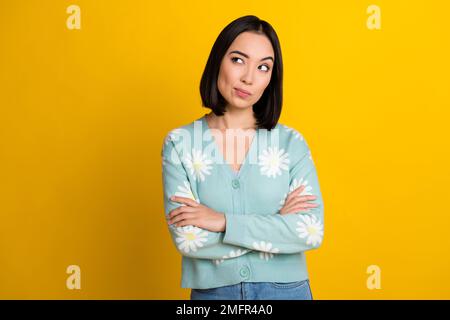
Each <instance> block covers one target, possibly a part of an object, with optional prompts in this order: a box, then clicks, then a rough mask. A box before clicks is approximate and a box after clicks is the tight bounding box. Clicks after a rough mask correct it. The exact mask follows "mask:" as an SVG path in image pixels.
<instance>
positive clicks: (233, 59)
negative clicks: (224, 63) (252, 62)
mask: <svg viewBox="0 0 450 320" xmlns="http://www.w3.org/2000/svg"><path fill="white" fill-rule="evenodd" d="M235 59H239V60H242V59H241V58H239V57H233V58H231V61H233V62H236V60H235Z"/></svg>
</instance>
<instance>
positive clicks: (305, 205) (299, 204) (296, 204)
mask: <svg viewBox="0 0 450 320" xmlns="http://www.w3.org/2000/svg"><path fill="white" fill-rule="evenodd" d="M318 206H319V204H317V203H309V202H297V201H296V202H293V203H292V204H290V205H288V206H284V207H283V208H282V209H281V211H280V212H282V213H286V212H290V211H292V209H293V208H302V209H308V208H315V207H318Z"/></svg>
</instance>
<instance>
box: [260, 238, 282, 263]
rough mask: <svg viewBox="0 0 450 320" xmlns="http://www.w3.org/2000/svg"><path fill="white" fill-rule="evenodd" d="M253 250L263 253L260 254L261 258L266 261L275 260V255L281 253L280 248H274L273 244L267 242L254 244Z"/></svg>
mask: <svg viewBox="0 0 450 320" xmlns="http://www.w3.org/2000/svg"><path fill="white" fill-rule="evenodd" d="M253 248H255V250H257V251H261V252H260V253H259V258H260V259H263V260H264V259H266V261H267V260H269V259H271V258H273V254H274V253H278V252H279V251H280V250H279V249H278V248H272V243H270V242H265V241H260V242H256V241H255V242H253Z"/></svg>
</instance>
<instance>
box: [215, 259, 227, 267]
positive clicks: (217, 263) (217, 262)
mask: <svg viewBox="0 0 450 320" xmlns="http://www.w3.org/2000/svg"><path fill="white" fill-rule="evenodd" d="M224 260H225V259H214V260H213V261H212V262H213V263H214V264H215V265H216V266H218V265H219V264H221V263H222V262H223V261H224Z"/></svg>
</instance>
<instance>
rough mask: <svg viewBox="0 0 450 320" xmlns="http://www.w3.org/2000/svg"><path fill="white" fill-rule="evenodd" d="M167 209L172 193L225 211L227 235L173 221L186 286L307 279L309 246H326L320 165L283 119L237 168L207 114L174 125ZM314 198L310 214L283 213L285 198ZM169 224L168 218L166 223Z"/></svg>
mask: <svg viewBox="0 0 450 320" xmlns="http://www.w3.org/2000/svg"><path fill="white" fill-rule="evenodd" d="M161 156H162V180H163V189H164V190H163V194H164V195H163V198H164V211H165V216H166V221H167V216H168V214H169V213H170V211H171V210H173V209H175V208H177V207H179V206H180V205H184V204H181V203H179V202H174V201H172V200H170V197H171V196H173V195H177V196H181V197H187V198H191V199H193V200H195V201H197V202H198V203H202V204H203V205H205V206H207V207H209V208H212V209H214V210H216V211H218V212H221V213H224V214H225V219H226V230H225V232H212V231H209V230H205V229H201V228H199V227H197V226H192V225H188V226H181V227H176V226H175V225H173V224H172V225H168V230H169V232H170V236H171V238H172V240H173V244H174V245H175V247H176V248H177V250H178V252H179V253H180V254H181V255H182V278H181V287H182V288H197V289H206V288H214V287H221V286H226V285H232V284H237V283H240V282H243V281H244V282H291V281H301V280H305V279H308V271H307V267H306V260H305V251H308V250H311V249H317V248H318V247H319V246H320V245H321V244H322V239H323V226H324V219H323V218H324V216H323V212H324V207H323V201H322V194H321V191H320V188H319V181H318V176H317V172H316V168H315V165H314V162H313V159H312V156H311V152H310V150H309V148H308V145H307V143H306V140H305V139H304V137H303V135H302V134H301V133H300V132H298V131H296V130H295V129H293V128H291V127H288V126H286V125H283V124H280V123H278V124H277V125H276V127H275V128H274V129H272V130H267V129H257V130H256V133H255V136H254V138H253V140H252V141H251V145H250V147H249V150H248V153H247V155H246V157H245V160H244V161H243V163H242V165H241V167H240V169H239V171H238V172H237V173H236V172H235V171H234V170H232V168H231V166H230V164H229V163H226V162H225V160H224V157H223V155H222V153H221V152H220V151H219V148H218V146H217V144H216V142H215V140H214V138H213V135H212V134H211V132H210V128H209V126H208V123H207V122H206V118H205V116H202V117H201V118H199V119H197V120H195V121H193V122H191V123H189V124H187V125H184V126H181V127H179V128H176V129H174V130H171V131H170V132H169V133H168V134H167V135H166V137H165V139H164V142H163V145H162V150H161ZM301 185H304V186H305V189H304V190H303V191H302V193H301V195H315V196H316V199H315V200H313V201H311V200H309V201H308V202H309V203H317V204H318V206H316V207H314V208H309V209H308V211H304V210H303V211H299V212H294V213H289V214H284V215H281V214H280V213H279V210H280V209H281V208H282V206H283V204H284V201H285V199H286V197H287V195H288V194H289V193H290V192H292V191H293V190H294V189H296V188H297V187H299V186H301ZM166 224H167V223H166Z"/></svg>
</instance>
